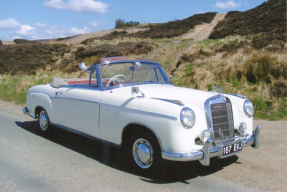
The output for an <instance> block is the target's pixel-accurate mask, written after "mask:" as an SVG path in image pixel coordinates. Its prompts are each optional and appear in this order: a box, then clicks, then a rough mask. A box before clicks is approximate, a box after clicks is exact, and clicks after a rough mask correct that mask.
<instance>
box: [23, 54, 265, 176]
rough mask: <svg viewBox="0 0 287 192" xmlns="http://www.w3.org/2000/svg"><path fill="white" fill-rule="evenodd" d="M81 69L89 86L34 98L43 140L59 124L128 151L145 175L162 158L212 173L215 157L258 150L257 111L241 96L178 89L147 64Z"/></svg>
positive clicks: (42, 91) (57, 83) (39, 91)
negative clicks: (197, 164)
mask: <svg viewBox="0 0 287 192" xmlns="http://www.w3.org/2000/svg"><path fill="white" fill-rule="evenodd" d="M80 68H81V69H82V70H84V71H87V72H89V73H90V78H89V79H65V80H64V79H59V78H54V79H53V80H52V82H51V83H50V84H47V85H37V86H34V87H31V88H30V89H29V90H28V91H27V99H26V105H27V107H25V108H23V112H24V114H28V115H30V116H31V117H33V118H35V119H36V118H38V122H39V127H40V131H41V132H42V133H43V134H47V133H49V132H50V130H51V125H53V126H56V127H60V128H63V129H66V130H69V131H72V132H75V133H78V134H80V135H84V136H87V137H89V138H93V139H96V140H99V141H102V142H105V143H108V144H111V145H114V146H118V147H124V149H125V151H126V153H127V154H126V155H127V157H126V158H129V159H130V160H131V161H132V162H133V166H134V167H135V168H136V169H138V170H139V171H141V172H145V173H151V172H153V171H155V170H156V169H157V168H158V167H160V164H161V161H162V160H163V159H166V160H171V161H196V160H197V161H200V163H201V164H202V165H205V166H208V165H209V162H210V158H211V157H219V158H226V157H229V156H232V155H235V154H238V153H240V152H242V150H243V148H244V147H246V146H252V147H253V148H258V146H259V134H260V127H259V126H258V127H256V129H255V130H253V112H254V108H253V105H252V103H251V101H249V100H247V99H246V98H245V97H244V96H242V95H236V94H224V93H221V92H222V91H221V88H220V87H219V88H218V89H219V91H218V92H216V87H215V86H214V91H210V92H206V91H200V90H195V89H189V88H183V87H175V86H174V85H173V84H172V83H171V82H170V80H169V78H168V77H167V75H166V74H165V72H164V70H163V69H162V67H161V65H160V64H158V63H156V62H153V61H149V60H145V59H141V58H136V59H135V60H127V59H126V58H125V57H109V58H103V59H102V61H101V63H100V64H97V65H92V66H90V69H89V70H87V67H86V66H85V65H84V64H81V65H80Z"/></svg>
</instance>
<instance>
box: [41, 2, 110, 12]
mask: <svg viewBox="0 0 287 192" xmlns="http://www.w3.org/2000/svg"><path fill="white" fill-rule="evenodd" d="M43 6H45V7H52V8H55V9H61V10H68V11H74V12H92V13H106V12H107V8H108V4H104V3H102V2H100V1H94V0H69V1H67V2H63V1H62V0H50V1H45V2H44V3H43Z"/></svg>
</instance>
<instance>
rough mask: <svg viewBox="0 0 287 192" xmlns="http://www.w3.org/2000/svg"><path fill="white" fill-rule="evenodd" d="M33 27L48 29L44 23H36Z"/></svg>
mask: <svg viewBox="0 0 287 192" xmlns="http://www.w3.org/2000/svg"><path fill="white" fill-rule="evenodd" d="M35 26H36V27H38V28H47V27H48V25H47V24H46V23H36V24H35Z"/></svg>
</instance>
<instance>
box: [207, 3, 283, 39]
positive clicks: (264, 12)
mask: <svg viewBox="0 0 287 192" xmlns="http://www.w3.org/2000/svg"><path fill="white" fill-rule="evenodd" d="M259 33H263V34H266V35H268V38H272V40H273V39H278V40H283V41H285V42H286V1H285V0H269V1H267V2H264V3H262V4H261V5H259V6H257V7H255V8H253V9H250V10H248V11H245V12H239V11H230V12H228V13H227V15H226V17H225V19H224V20H222V21H221V22H219V24H218V25H217V26H216V27H215V28H214V30H213V32H212V33H211V34H210V37H209V38H210V39H217V38H224V37H227V36H231V35H233V36H234V35H241V36H246V35H256V34H259Z"/></svg>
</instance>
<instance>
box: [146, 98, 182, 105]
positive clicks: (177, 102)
mask: <svg viewBox="0 0 287 192" xmlns="http://www.w3.org/2000/svg"><path fill="white" fill-rule="evenodd" d="M151 99H156V100H160V101H165V102H169V103H173V104H176V105H179V106H184V103H183V102H182V101H179V100H175V99H173V100H172V99H162V98H155V97H151Z"/></svg>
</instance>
